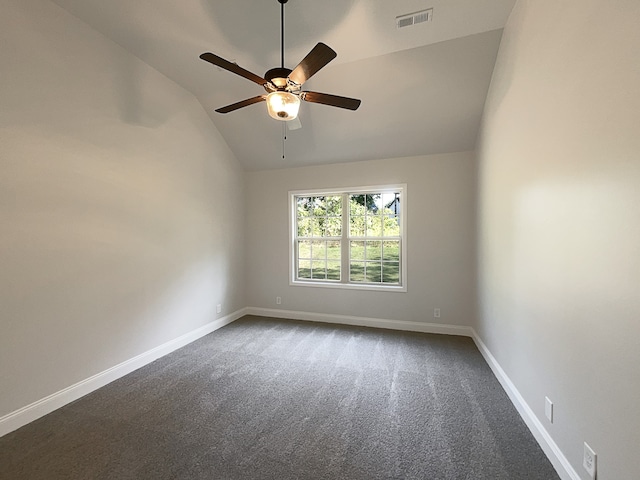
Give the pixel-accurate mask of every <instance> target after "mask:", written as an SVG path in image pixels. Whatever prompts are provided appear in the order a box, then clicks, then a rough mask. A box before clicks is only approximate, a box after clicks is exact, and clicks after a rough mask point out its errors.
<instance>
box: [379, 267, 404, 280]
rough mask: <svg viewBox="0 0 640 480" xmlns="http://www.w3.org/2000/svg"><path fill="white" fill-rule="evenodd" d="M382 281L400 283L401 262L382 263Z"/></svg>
mask: <svg viewBox="0 0 640 480" xmlns="http://www.w3.org/2000/svg"><path fill="white" fill-rule="evenodd" d="M382 281H383V282H384V283H400V264H399V263H383V264H382Z"/></svg>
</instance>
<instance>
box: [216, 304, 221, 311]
mask: <svg viewBox="0 0 640 480" xmlns="http://www.w3.org/2000/svg"><path fill="white" fill-rule="evenodd" d="M216 313H222V304H221V303H219V304H218V305H216Z"/></svg>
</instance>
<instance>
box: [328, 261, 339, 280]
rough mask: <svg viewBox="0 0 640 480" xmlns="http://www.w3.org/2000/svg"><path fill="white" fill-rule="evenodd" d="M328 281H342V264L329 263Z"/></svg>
mask: <svg viewBox="0 0 640 480" xmlns="http://www.w3.org/2000/svg"><path fill="white" fill-rule="evenodd" d="M327 280H340V262H328V263H327Z"/></svg>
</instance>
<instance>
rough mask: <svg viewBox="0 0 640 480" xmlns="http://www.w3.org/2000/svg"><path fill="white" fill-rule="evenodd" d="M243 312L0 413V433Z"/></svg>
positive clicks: (167, 351)
mask: <svg viewBox="0 0 640 480" xmlns="http://www.w3.org/2000/svg"><path fill="white" fill-rule="evenodd" d="M244 315H246V309H245V308H243V309H240V310H238V311H236V312H233V313H231V314H229V315H226V316H224V317H221V318H218V319H217V320H214V321H212V322H210V323H208V324H206V325H204V326H202V327H200V328H197V329H195V330H192V331H191V332H188V333H185V334H184V335H181V336H180V337H178V338H175V339H173V340H170V341H168V342H166V343H163V344H162V345H159V346H157V347H155V348H152V349H151V350H148V351H146V352H144V353H141V354H140V355H137V356H136V357H133V358H131V359H129V360H126V361H124V362H122V363H120V364H118V365H116V366H114V367H111V368H109V369H107V370H105V371H103V372H100V373H98V374H96V375H93V376H91V377H89V378H87V379H85V380H82V381H80V382H78V383H76V384H74V385H71V386H69V387H67V388H64V389H62V390H60V391H59V392H56V393H53V394H51V395H49V396H47V397H45V398H42V399H40V400H38V401H36V402H33V403H32V404H30V405H27V406H25V407H22V408H20V409H18V410H15V411H13V412H11V413H9V414H7V415H4V416H3V417H0V437H1V436H3V435H6V434H7V433H9V432H12V431H14V430H17V429H18V428H20V427H22V426H24V425H26V424H28V423H31V422H33V421H34V420H37V419H38V418H40V417H43V416H45V415H46V414H48V413H51V412H53V411H54V410H57V409H58V408H60V407H63V406H65V405H66V404H68V403H71V402H73V401H74V400H77V399H79V398H80V397H83V396H85V395H87V394H88V393H91V392H93V391H94V390H97V389H98V388H101V387H104V386H105V385H107V384H108V383H111V382H113V381H114V380H117V379H118V378H120V377H124V376H125V375H127V374H129V373H131V372H133V371H134V370H137V369H138V368H140V367H144V366H145V365H147V364H149V363H151V362H153V361H154V360H157V359H158V358H160V357H163V356H165V355H167V354H169V353H171V352H173V351H174V350H177V349H179V348H181V347H184V346H185V345H188V344H189V343H191V342H193V341H195V340H197V339H199V338H201V337H204V336H205V335H208V334H209V333H211V332H213V331H215V330H217V329H219V328H221V327H224V326H225V325H228V324H229V323H231V322H233V321H235V320H237V319H238V318H240V317H242V316H244Z"/></svg>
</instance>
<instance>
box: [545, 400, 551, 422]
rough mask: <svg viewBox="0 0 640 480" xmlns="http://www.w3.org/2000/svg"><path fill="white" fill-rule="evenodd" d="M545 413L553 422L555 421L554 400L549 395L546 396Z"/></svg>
mask: <svg viewBox="0 0 640 480" xmlns="http://www.w3.org/2000/svg"><path fill="white" fill-rule="evenodd" d="M544 414H545V415H546V417H547V420H549V421H550V422H551V423H553V402H552V401H551V400H549V397H544Z"/></svg>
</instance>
